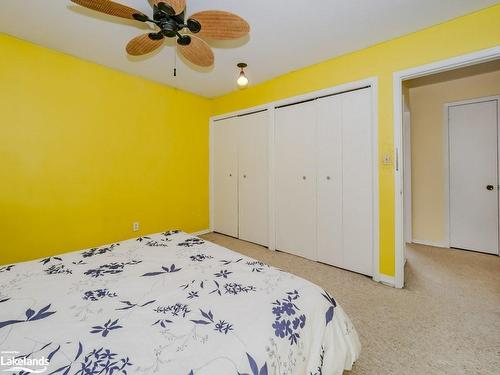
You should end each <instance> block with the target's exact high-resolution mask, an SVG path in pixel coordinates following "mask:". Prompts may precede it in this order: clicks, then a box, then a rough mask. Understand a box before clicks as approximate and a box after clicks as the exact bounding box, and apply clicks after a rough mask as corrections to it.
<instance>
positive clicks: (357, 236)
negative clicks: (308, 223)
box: [342, 89, 373, 275]
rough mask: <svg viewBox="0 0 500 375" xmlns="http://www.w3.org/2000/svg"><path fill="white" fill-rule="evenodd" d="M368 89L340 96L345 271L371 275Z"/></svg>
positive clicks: (371, 226) (371, 201)
mask: <svg viewBox="0 0 500 375" xmlns="http://www.w3.org/2000/svg"><path fill="white" fill-rule="evenodd" d="M371 100H372V99H371V92H370V89H363V90H356V91H352V92H349V93H346V94H343V95H342V165H343V167H342V202H343V209H342V224H343V237H344V238H343V245H344V249H343V253H344V254H343V255H344V260H343V262H344V268H346V269H348V270H351V271H355V272H359V273H362V274H365V275H372V273H373V270H372V248H373V243H372V238H373V163H372V158H373V145H372V132H373V129H372V127H373V126H372V114H371V113H372V104H371Z"/></svg>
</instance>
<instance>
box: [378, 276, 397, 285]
mask: <svg viewBox="0 0 500 375" xmlns="http://www.w3.org/2000/svg"><path fill="white" fill-rule="evenodd" d="M379 282H380V283H382V284H385V285H388V286H392V287H394V277H393V276H388V275H384V274H383V273H381V274H380V280H379Z"/></svg>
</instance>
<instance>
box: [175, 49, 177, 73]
mask: <svg viewBox="0 0 500 375" xmlns="http://www.w3.org/2000/svg"><path fill="white" fill-rule="evenodd" d="M174 77H177V46H175V51H174Z"/></svg>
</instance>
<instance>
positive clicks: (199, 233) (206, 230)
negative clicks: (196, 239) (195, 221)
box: [190, 229, 212, 236]
mask: <svg viewBox="0 0 500 375" xmlns="http://www.w3.org/2000/svg"><path fill="white" fill-rule="evenodd" d="M208 233H212V231H211V230H210V229H204V230H200V231H199V232H194V233H190V234H191V236H203V235H204V234H208Z"/></svg>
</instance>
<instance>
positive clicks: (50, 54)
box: [0, 34, 211, 264]
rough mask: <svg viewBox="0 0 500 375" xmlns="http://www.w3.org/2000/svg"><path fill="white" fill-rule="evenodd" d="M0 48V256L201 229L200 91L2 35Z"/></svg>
mask: <svg viewBox="0 0 500 375" xmlns="http://www.w3.org/2000/svg"><path fill="white" fill-rule="evenodd" d="M0 56H1V58H0V114H1V117H0V161H1V164H0V238H1V241H0V264H5V263H11V262H16V261H21V260H25V259H32V258H37V257H41V256H45V255H49V254H55V253H58V252H62V251H69V250H75V249H80V248H85V247H90V246H94V245H102V244H104V243H109V242H112V241H117V240H121V239H125V238H131V237H134V236H135V235H138V234H139V233H151V232H158V231H161V230H165V229H169V228H180V229H183V230H185V231H198V230H202V229H206V228H208V118H209V116H210V113H211V102H210V101H209V100H207V99H203V98H200V97H197V96H195V95H191V94H187V93H184V92H182V91H178V90H174V89H171V88H168V87H165V86H163V85H159V84H156V83H153V82H149V81H146V80H143V79H140V78H136V77H133V76H130V75H126V74H123V73H119V72H117V71H114V70H111V69H108V68H105V67H102V66H99V65H96V64H92V63H88V62H85V61H82V60H79V59H76V58H73V57H70V56H67V55H64V54H61V53H57V52H54V51H51V50H48V49H45V48H41V47H37V46H35V45H33V44H30V43H27V42H23V41H20V40H18V39H14V38H12V37H9V36H7V35H5V34H0ZM134 221H139V222H140V223H141V231H140V232H139V233H135V232H132V222H134Z"/></svg>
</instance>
